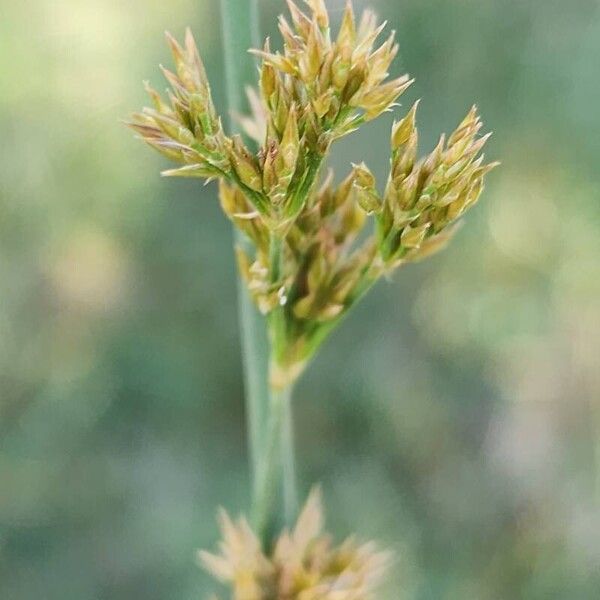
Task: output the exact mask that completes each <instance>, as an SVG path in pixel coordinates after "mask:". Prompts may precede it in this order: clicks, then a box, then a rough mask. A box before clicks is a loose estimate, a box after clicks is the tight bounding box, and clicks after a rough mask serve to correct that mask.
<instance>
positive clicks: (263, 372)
mask: <svg viewBox="0 0 600 600" xmlns="http://www.w3.org/2000/svg"><path fill="white" fill-rule="evenodd" d="M221 21H222V28H223V53H224V57H225V84H226V93H227V104H228V107H229V127H230V129H231V130H236V129H237V124H236V122H235V119H233V118H232V115H233V114H236V113H237V114H240V113H242V112H243V111H244V107H245V97H244V88H245V84H247V83H250V81H251V80H252V76H253V74H254V61H253V59H252V57H251V56H250V55H249V54H248V52H247V50H248V48H250V47H256V46H258V44H259V31H258V0H221ZM235 242H236V244H241V245H243V246H244V245H246V244H247V241H246V240H245V239H244V238H243V236H242V235H241V234H240V233H239V232H238V231H237V230H236V234H235ZM238 304H239V315H240V317H239V318H240V328H241V337H242V354H243V363H244V374H245V388H246V413H247V420H248V431H249V451H250V461H251V467H252V479H253V486H254V489H255V490H256V489H257V486H258V477H257V473H258V471H259V469H260V462H261V454H262V450H261V446H262V440H263V438H264V435H265V431H264V430H265V423H266V421H267V414H268V410H269V386H268V369H269V344H268V339H267V334H266V322H265V319H264V318H262V317H261V315H260V314H259V313H258V311H257V310H256V308H255V307H254V304H253V303H252V300H251V299H250V297H249V295H248V292H247V291H246V289H245V286H244V284H243V282H242V281H241V279H239V278H238Z"/></svg>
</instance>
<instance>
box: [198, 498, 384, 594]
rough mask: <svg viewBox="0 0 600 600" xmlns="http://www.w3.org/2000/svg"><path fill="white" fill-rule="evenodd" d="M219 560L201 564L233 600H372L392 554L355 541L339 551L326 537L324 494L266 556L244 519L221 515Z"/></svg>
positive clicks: (210, 557) (206, 558)
mask: <svg viewBox="0 0 600 600" xmlns="http://www.w3.org/2000/svg"><path fill="white" fill-rule="evenodd" d="M219 521H220V527H221V534H222V541H221V543H220V547H219V553H218V554H210V553H208V552H204V551H201V552H199V553H198V558H199V560H200V563H201V564H202V565H203V566H204V568H206V569H207V571H209V572H210V573H211V574H212V575H213V576H214V577H216V578H217V579H218V580H219V581H221V582H222V583H224V584H225V585H227V586H228V587H229V588H230V593H229V596H228V597H229V598H231V599H232V600H369V599H370V598H372V595H373V593H374V592H375V591H376V590H377V588H378V586H379V584H380V583H381V581H382V578H383V576H384V575H385V572H386V570H387V568H388V567H389V565H390V562H391V555H390V553H389V552H384V551H380V550H378V549H377V547H376V546H375V544H373V543H365V544H359V543H357V542H356V541H355V540H354V539H353V538H349V539H347V540H346V541H345V542H343V543H342V544H340V545H338V546H336V545H334V544H333V543H332V539H331V537H330V536H329V535H328V534H326V533H324V532H323V526H324V519H323V507H322V501H321V494H320V492H319V490H314V491H313V492H312V493H311V494H310V496H309V498H308V500H307V502H306V505H305V507H304V509H303V510H302V512H301V514H300V516H299V518H298V520H297V522H296V525H295V527H294V528H293V530H292V531H284V532H283V533H282V534H281V536H280V537H279V538H278V539H277V540H276V541H275V542H274V544H273V549H272V551H270V552H265V551H264V550H263V548H262V547H261V543H260V541H259V539H258V537H257V535H256V534H255V533H254V532H253V531H252V529H251V527H250V526H249V525H248V523H247V521H246V520H245V519H244V518H240V519H239V520H237V521H233V520H232V519H231V518H230V517H229V516H228V515H227V513H225V512H224V511H221V513H220V515H219Z"/></svg>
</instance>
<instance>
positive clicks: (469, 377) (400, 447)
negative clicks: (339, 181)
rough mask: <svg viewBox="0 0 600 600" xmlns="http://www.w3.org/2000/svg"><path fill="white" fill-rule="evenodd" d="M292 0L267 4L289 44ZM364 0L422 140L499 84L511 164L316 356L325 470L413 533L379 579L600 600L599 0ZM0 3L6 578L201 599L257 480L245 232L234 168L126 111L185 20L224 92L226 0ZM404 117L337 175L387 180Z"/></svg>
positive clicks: (333, 484)
mask: <svg viewBox="0 0 600 600" xmlns="http://www.w3.org/2000/svg"><path fill="white" fill-rule="evenodd" d="M283 4H284V3H283V1H282V0H268V1H267V0H264V1H263V2H262V13H263V14H262V20H263V31H264V32H265V33H267V32H269V33H271V34H273V39H274V40H275V39H278V37H276V36H275V35H274V34H275V15H276V14H278V13H279V12H281V11H282V10H283V8H284V6H283ZM356 4H357V5H358V6H357V7H360V6H363V5H366V4H367V3H366V2H357V3H356ZM368 4H369V5H371V6H373V7H374V8H375V9H376V10H377V12H378V13H379V15H380V16H381V17H382V18H385V19H388V20H389V21H390V23H391V26H392V27H393V28H395V29H397V31H398V34H399V39H400V44H401V58H400V60H398V61H397V62H396V71H397V72H398V73H399V72H404V71H408V72H410V73H411V74H412V75H413V76H415V77H416V79H417V83H416V84H415V86H414V88H413V89H412V91H411V92H410V94H409V96H408V97H405V99H404V104H405V106H406V105H408V104H409V102H411V101H412V100H413V99H415V98H416V97H422V98H423V102H422V105H421V109H420V128H421V132H422V139H423V148H424V149H429V148H430V147H431V146H432V145H433V144H434V142H435V141H436V139H437V136H438V134H439V133H440V132H441V131H448V130H450V129H451V128H453V127H454V126H455V125H456V123H457V122H458V121H459V120H460V119H461V118H462V116H463V115H464V113H465V112H466V111H467V109H468V108H469V107H470V105H471V104H472V103H473V102H476V103H477V104H478V105H479V106H480V109H481V112H482V114H483V116H484V119H485V121H486V125H487V127H488V128H489V129H493V130H494V131H495V132H496V133H495V137H494V138H493V141H492V143H491V144H490V149H489V151H488V155H489V156H490V157H491V158H493V159H500V160H502V162H503V166H502V168H501V169H499V170H498V171H496V172H495V173H494V174H492V175H491V176H490V180H489V185H488V189H487V191H486V193H485V194H484V197H483V200H482V202H481V204H480V205H479V206H478V208H477V209H476V210H475V211H473V212H472V213H471V214H470V215H469V217H468V222H467V225H466V226H465V227H464V228H463V230H462V231H461V233H460V234H459V236H458V238H457V239H456V240H455V242H454V243H453V244H452V246H451V247H450V249H449V250H447V251H446V252H445V253H443V254H442V255H439V256H438V257H436V258H434V259H431V260H430V261H429V262H426V263H423V264H421V265H417V266H412V267H408V268H406V269H404V270H403V271H401V272H400V273H399V274H398V276H397V277H396V278H395V280H394V281H393V282H391V283H390V284H382V285H380V286H379V287H378V288H377V289H376V291H375V292H373V293H372V294H371V295H370V296H369V297H368V299H367V300H366V301H365V302H364V303H363V304H362V305H361V306H360V307H359V308H358V309H357V310H356V311H355V312H354V313H353V315H352V316H351V318H350V319H349V320H348V321H347V322H346V323H345V325H344V326H343V327H342V328H341V329H340V330H339V331H338V332H337V333H336V335H334V336H333V338H332V339H331V340H330V341H329V343H328V344H327V346H326V348H325V349H324V350H323V352H322V353H321V355H320V358H319V360H318V362H317V364H315V365H313V367H312V368H311V369H310V370H309V372H308V373H307V374H306V376H305V377H304V379H303V381H302V383H301V385H300V386H299V388H298V390H297V394H296V421H297V438H298V447H299V459H300V472H301V476H302V489H303V491H304V492H306V491H307V490H308V489H309V487H310V485H311V484H312V483H313V482H315V481H320V482H322V484H323V487H324V490H325V496H326V501H327V507H328V510H329V523H330V525H331V528H332V529H333V531H335V532H336V534H338V535H340V536H342V535H344V534H346V533H348V532H350V531H356V532H357V533H358V534H359V536H361V537H363V538H377V539H379V540H381V541H382V542H383V543H384V544H386V545H388V546H390V547H392V548H393V549H394V550H395V551H396V553H397V557H398V560H397V563H396V565H395V568H394V571H393V573H392V577H391V583H390V586H389V588H388V590H387V593H386V594H382V597H383V598H390V599H392V598H393V599H396V598H402V599H410V600H413V599H418V600H439V599H443V600H515V599H524V600H538V599H539V600H542V599H543V600H546V599H556V600H566V599H569V600H580V599H581V600H593V599H595V598H598V597H600V364H599V357H600V261H599V256H600V235H599V233H600V218H599V217H600V191H599V190H600V170H599V165H600V70H599V61H598V58H599V57H600V3H599V2H598V1H597V0H570V1H569V2H566V1H565V0H526V1H523V0H494V1H492V0H486V1H481V0H455V1H453V2H448V1H443V0H393V1H392V0H369V1H368ZM329 6H330V7H331V9H332V13H333V15H334V17H335V19H336V20H339V16H340V14H341V9H342V0H331V1H330V2H329ZM0 15H1V16H0V139H1V142H0V143H1V146H2V150H1V151H0V152H1V157H0V598H1V599H2V600H104V599H106V600H109V599H110V600H131V599H132V598H136V599H137V598H140V599H143V600H166V599H169V600H192V599H199V598H205V597H206V596H207V594H208V593H209V591H210V590H213V589H214V585H213V583H212V581H210V580H209V578H208V577H207V576H205V574H204V573H203V572H202V571H201V570H200V569H198V568H197V567H196V566H195V564H194V551H195V549H196V548H198V547H212V546H213V545H214V543H215V541H216V536H217V529H216V524H215V522H214V513H215V507H216V506H217V505H218V504H222V505H224V506H225V507H227V508H228V509H230V510H231V511H233V512H234V513H235V512H237V511H241V510H244V509H245V508H246V507H247V505H248V501H249V497H248V496H249V494H248V470H247V456H246V447H245V432H244V408H243V390H242V377H241V363H240V356H239V336H238V329H237V313H236V286H235V270H234V263H233V256H232V250H231V240H232V236H231V230H230V226H229V224H228V223H227V222H226V220H225V219H224V217H223V216H222V215H221V213H220V209H219V206H218V203H217V200H216V195H215V188H214V186H209V187H207V188H202V187H201V186H200V185H198V184H197V183H196V182H186V181H173V180H161V179H160V177H159V175H158V173H159V170H160V169H161V168H164V167H165V162H164V161H163V160H162V159H161V158H160V157H159V156H157V155H155V154H154V153H152V152H151V151H150V150H148V149H146V148H145V147H143V146H142V145H141V144H140V143H139V142H137V141H135V140H134V139H133V138H132V135H131V134H130V132H128V131H127V130H126V129H125V128H124V127H122V126H121V125H120V123H119V119H120V118H124V117H126V116H127V115H128V114H129V113H130V112H132V111H134V110H136V109H138V108H139V107H140V106H141V105H142V104H143V103H145V101H146V99H145V95H144V92H143V89H142V85H141V82H142V80H143V79H146V78H149V79H150V80H151V81H152V82H153V83H154V84H155V85H156V86H158V87H161V88H163V87H164V84H163V83H162V81H161V77H160V75H159V71H158V68H157V64H158V63H159V62H165V64H170V61H169V57H168V51H167V48H166V46H165V44H164V42H163V38H162V32H163V30H164V29H169V30H171V31H173V32H174V33H176V34H177V35H181V33H182V31H183V28H184V26H185V25H187V24H190V25H192V26H193V29H194V31H195V33H196V37H197V40H198V43H199V46H200V48H201V50H202V52H203V55H204V57H205V59H206V62H207V67H208V70H209V75H210V76H211V79H212V81H213V82H214V92H215V99H216V103H217V105H218V106H220V107H223V105H224V102H223V94H224V90H223V88H224V84H223V64H222V53H221V50H220V45H221V39H220V37H219V31H220V24H219V11H218V6H217V3H216V2H215V1H214V0H211V1H207V0H171V1H170V2H142V1H141V0H129V1H128V2H121V1H117V0H61V1H60V2H54V1H51V0H34V1H33V2H27V3H26V2H9V1H8V0H4V1H3V2H2V4H1V7H0ZM400 110H404V109H400ZM390 123H391V116H390V117H389V118H388V117H386V118H384V119H382V120H381V121H380V122H377V123H375V124H372V125H371V126H369V127H366V128H365V130H364V131H362V132H360V133H359V134H357V135H355V136H354V137H353V138H351V139H350V140H349V141H347V142H345V143H344V144H341V145H339V146H338V147H337V148H336V150H335V157H334V159H333V163H334V166H336V168H337V169H338V173H342V174H343V173H344V172H345V169H346V168H347V165H348V164H349V162H350V161H357V160H359V159H363V158H364V159H366V160H367V162H368V163H369V164H370V165H371V166H372V167H373V169H374V170H375V171H376V172H377V173H378V174H379V175H380V176H381V177H383V176H384V174H385V172H386V168H387V160H388V132H389V127H390ZM339 169H341V171H339Z"/></svg>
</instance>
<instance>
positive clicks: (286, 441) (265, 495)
mask: <svg viewBox="0 0 600 600" xmlns="http://www.w3.org/2000/svg"><path fill="white" fill-rule="evenodd" d="M291 399H292V388H291V386H290V387H286V388H282V389H278V390H272V391H271V402H270V406H269V409H270V410H269V419H268V426H267V437H266V440H265V446H264V453H263V457H262V458H263V460H262V461H261V468H260V470H259V472H258V488H257V494H256V499H255V500H256V501H255V503H254V511H253V515H252V521H253V525H254V527H255V528H256V530H257V532H259V534H260V536H261V539H262V542H263V544H264V546H265V547H266V546H268V544H269V542H270V537H271V534H272V533H273V530H274V529H275V528H276V527H279V526H281V525H290V524H291V522H292V520H293V519H294V517H295V512H296V481H295V473H294V457H293V445H292V443H293V440H292V436H291V421H290V413H291ZM280 490H282V492H283V493H282V494H280ZM280 500H281V502H280ZM282 521H283V522H282Z"/></svg>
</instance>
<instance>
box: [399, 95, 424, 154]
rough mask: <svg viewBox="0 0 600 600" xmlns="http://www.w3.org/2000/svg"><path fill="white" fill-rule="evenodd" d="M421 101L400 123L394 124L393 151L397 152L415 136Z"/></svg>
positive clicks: (414, 105)
mask: <svg viewBox="0 0 600 600" xmlns="http://www.w3.org/2000/svg"><path fill="white" fill-rule="evenodd" d="M419 102H420V100H417V101H416V102H415V103H414V104H413V105H412V108H411V109H410V110H409V111H408V114H407V115H406V116H405V117H404V118H403V119H401V120H400V121H398V122H394V126H393V128H392V150H393V151H394V152H397V151H398V150H399V149H400V148H401V147H402V146H404V145H405V144H406V143H408V141H409V139H410V138H411V136H412V135H413V132H414V131H415V127H416V115H417V108H418V107H419Z"/></svg>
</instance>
